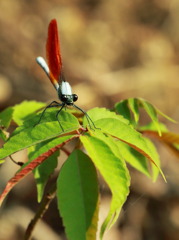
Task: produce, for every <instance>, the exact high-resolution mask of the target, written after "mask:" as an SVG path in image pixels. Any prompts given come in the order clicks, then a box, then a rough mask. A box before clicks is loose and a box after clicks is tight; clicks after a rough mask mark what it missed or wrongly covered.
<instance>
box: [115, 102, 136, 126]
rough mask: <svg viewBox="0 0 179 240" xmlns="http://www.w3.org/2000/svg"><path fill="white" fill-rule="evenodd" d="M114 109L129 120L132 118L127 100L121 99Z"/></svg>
mask: <svg viewBox="0 0 179 240" xmlns="http://www.w3.org/2000/svg"><path fill="white" fill-rule="evenodd" d="M115 110H116V112H117V113H118V114H120V115H122V116H123V117H124V118H126V119H128V120H129V121H130V122H131V120H132V119H131V114H130V110H129V107H128V101H127V100H122V101H120V102H118V103H116V104H115Z"/></svg>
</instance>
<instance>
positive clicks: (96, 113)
mask: <svg viewBox="0 0 179 240" xmlns="http://www.w3.org/2000/svg"><path fill="white" fill-rule="evenodd" d="M87 114H88V115H89V116H90V118H91V119H92V121H93V122H96V121H97V120H99V119H103V118H116V119H119V120H120V121H122V122H124V123H126V124H129V121H128V120H127V119H125V118H124V117H123V116H121V115H117V114H116V113H114V112H112V111H109V110H108V109H106V108H93V109H91V110H89V111H88V112H87ZM87 123H88V122H87V119H86V118H84V119H83V125H84V126H86V125H87ZM96 127H98V126H96Z"/></svg>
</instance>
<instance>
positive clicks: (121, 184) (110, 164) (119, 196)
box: [80, 135, 130, 239]
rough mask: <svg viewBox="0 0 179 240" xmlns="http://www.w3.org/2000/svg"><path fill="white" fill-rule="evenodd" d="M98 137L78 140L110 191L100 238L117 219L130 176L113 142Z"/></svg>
mask: <svg viewBox="0 0 179 240" xmlns="http://www.w3.org/2000/svg"><path fill="white" fill-rule="evenodd" d="M100 138H101V139H99V138H97V137H94V136H81V137H80V140H81V141H82V143H83V145H84V147H85V149H86V150H87V152H88V154H89V156H90V158H91V159H92V161H93V162H94V164H95V166H96V168H97V169H98V170H99V172H100V173H101V175H102V176H103V178H104V180H105V181H106V183H107V184H108V186H109V188H110V190H111V192H112V200H111V205H110V210H109V213H108V216H107V217H106V220H105V221H104V223H103V225H102V227H101V233H100V237H101V239H102V237H103V234H104V232H105V230H106V228H107V227H108V228H109V227H111V226H112V225H113V224H114V222H115V221H116V220H117V218H118V216H119V213H120V210H121V207H122V206H123V204H124V202H125V201H126V198H127V195H128V193H129V184H130V177H129V173H128V170H127V167H126V165H125V162H124V161H123V160H122V159H121V158H120V153H119V151H118V148H117V147H116V145H115V144H114V142H113V141H110V139H109V138H107V137H105V135H103V140H102V136H100Z"/></svg>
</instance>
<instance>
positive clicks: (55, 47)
mask: <svg viewBox="0 0 179 240" xmlns="http://www.w3.org/2000/svg"><path fill="white" fill-rule="evenodd" d="M46 57H47V62H48V66H49V69H50V80H51V82H52V84H53V85H57V84H58V81H59V80H60V77H61V74H62V60H61V55H60V43H59V37H58V27H57V22H56V20H55V19H53V20H51V22H50V23H49V27H48V37H47V43H46Z"/></svg>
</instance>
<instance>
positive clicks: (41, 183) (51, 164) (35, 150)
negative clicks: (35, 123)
mask: <svg viewBox="0 0 179 240" xmlns="http://www.w3.org/2000/svg"><path fill="white" fill-rule="evenodd" d="M71 137H72V135H71V136H70V135H68V136H64V137H61V138H55V139H52V140H47V141H45V142H43V143H39V144H37V145H35V146H31V147H30V148H29V151H28V156H29V161H28V163H29V162H31V161H32V160H34V159H35V158H37V157H38V156H40V155H41V154H43V153H44V152H47V151H48V150H49V149H51V148H53V147H55V146H57V145H59V144H60V143H62V142H65V141H66V140H68V139H70V138H71ZM58 155H59V152H58V151H57V152H55V153H54V154H53V155H51V156H50V157H48V158H47V160H46V161H44V162H43V163H41V164H40V165H39V166H38V167H37V168H35V170H34V171H33V173H34V178H35V179H36V183H37V199H38V202H40V201H41V199H42V196H43V193H44V189H45V186H46V183H47V181H48V179H49V177H50V175H51V174H52V173H53V172H54V169H55V168H56V167H57V163H58Z"/></svg>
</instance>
